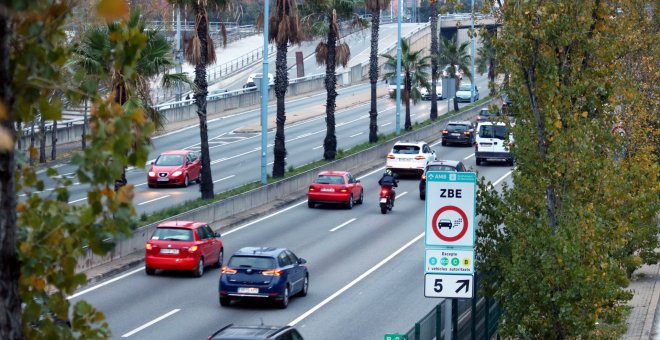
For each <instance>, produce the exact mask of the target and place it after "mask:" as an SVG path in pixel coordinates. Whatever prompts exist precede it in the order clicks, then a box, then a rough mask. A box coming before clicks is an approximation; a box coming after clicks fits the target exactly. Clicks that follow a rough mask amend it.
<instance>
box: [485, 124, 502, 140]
mask: <svg viewBox="0 0 660 340" xmlns="http://www.w3.org/2000/svg"><path fill="white" fill-rule="evenodd" d="M508 134H509V130H508V129H507V128H506V126H503V125H483V126H481V127H480V128H479V137H481V138H497V139H505V138H506V136H507V135H508Z"/></svg>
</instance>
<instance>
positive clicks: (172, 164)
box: [147, 150, 202, 188]
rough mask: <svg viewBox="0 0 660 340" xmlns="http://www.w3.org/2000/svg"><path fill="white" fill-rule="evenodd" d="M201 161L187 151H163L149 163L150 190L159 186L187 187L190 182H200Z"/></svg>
mask: <svg viewBox="0 0 660 340" xmlns="http://www.w3.org/2000/svg"><path fill="white" fill-rule="evenodd" d="M201 171H202V160H201V157H198V156H197V153H195V152H193V151H189V150H174V151H165V152H163V153H161V154H160V156H158V158H156V161H155V162H151V168H150V169H149V173H148V174H147V183H148V185H149V187H150V188H153V187H156V186H159V185H182V186H184V187H187V186H188V184H190V182H192V181H196V182H197V183H199V182H201V179H202V178H201V177H200V176H201Z"/></svg>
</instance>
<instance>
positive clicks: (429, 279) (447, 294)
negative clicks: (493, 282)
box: [424, 274, 474, 299]
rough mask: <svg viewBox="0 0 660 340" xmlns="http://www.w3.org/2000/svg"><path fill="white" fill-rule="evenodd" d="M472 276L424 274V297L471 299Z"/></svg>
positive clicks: (472, 290)
mask: <svg viewBox="0 0 660 340" xmlns="http://www.w3.org/2000/svg"><path fill="white" fill-rule="evenodd" d="M473 283H474V277H473V276H472V275H451V274H426V275H425V276H424V296H426V297H432V298H456V299H471V298H472V297H473V296H474V294H473V292H474V287H473Z"/></svg>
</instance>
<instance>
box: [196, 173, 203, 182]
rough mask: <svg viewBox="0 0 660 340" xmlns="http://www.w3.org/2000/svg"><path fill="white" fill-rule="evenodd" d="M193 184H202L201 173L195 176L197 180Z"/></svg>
mask: <svg viewBox="0 0 660 340" xmlns="http://www.w3.org/2000/svg"><path fill="white" fill-rule="evenodd" d="M195 182H196V183H197V184H201V183H202V172H201V171H200V172H199V175H197V179H196V180H195Z"/></svg>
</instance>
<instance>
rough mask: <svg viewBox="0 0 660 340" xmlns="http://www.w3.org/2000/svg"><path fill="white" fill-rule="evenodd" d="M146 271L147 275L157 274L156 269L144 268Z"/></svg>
mask: <svg viewBox="0 0 660 340" xmlns="http://www.w3.org/2000/svg"><path fill="white" fill-rule="evenodd" d="M144 271H145V272H146V273H147V275H154V274H156V269H154V268H149V267H144Z"/></svg>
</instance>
